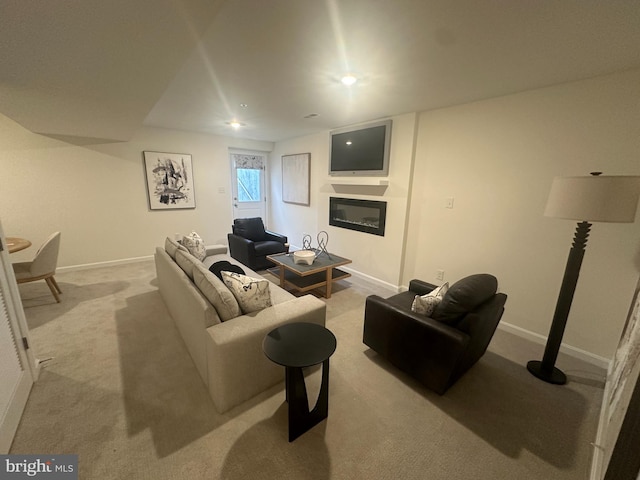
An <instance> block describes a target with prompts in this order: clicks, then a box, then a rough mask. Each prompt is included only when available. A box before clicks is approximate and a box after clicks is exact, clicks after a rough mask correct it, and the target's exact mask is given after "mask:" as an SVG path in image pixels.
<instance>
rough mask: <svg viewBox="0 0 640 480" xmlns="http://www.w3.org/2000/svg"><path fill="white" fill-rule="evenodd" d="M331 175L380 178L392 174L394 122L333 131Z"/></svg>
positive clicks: (330, 159)
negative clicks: (392, 125) (390, 161)
mask: <svg viewBox="0 0 640 480" xmlns="http://www.w3.org/2000/svg"><path fill="white" fill-rule="evenodd" d="M330 135H331V145H330V157H329V175H334V176H360V177H377V176H386V175H388V174H389V147H390V144H391V120H385V121H382V122H375V123H370V124H367V125H363V126H360V127H347V128H341V129H338V130H333V131H331V134H330Z"/></svg>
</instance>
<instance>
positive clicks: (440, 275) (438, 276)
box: [436, 270, 444, 280]
mask: <svg viewBox="0 0 640 480" xmlns="http://www.w3.org/2000/svg"><path fill="white" fill-rule="evenodd" d="M436 280H444V270H436Z"/></svg>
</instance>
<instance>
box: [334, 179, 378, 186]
mask: <svg viewBox="0 0 640 480" xmlns="http://www.w3.org/2000/svg"><path fill="white" fill-rule="evenodd" d="M329 183H330V184H331V185H365V186H375V187H380V186H384V187H387V186H389V180H388V179H386V178H366V177H357V178H330V179H329Z"/></svg>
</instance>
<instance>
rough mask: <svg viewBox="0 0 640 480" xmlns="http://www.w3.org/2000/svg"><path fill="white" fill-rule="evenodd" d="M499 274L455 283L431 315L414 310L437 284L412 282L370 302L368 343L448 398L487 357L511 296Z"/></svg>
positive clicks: (366, 330) (366, 324) (366, 322)
mask: <svg viewBox="0 0 640 480" xmlns="http://www.w3.org/2000/svg"><path fill="white" fill-rule="evenodd" d="M497 285H498V283H497V280H496V278H495V277H494V276H493V275H489V274H478V275H471V276H469V277H466V278H463V279H462V280H460V281H458V282H456V283H455V284H453V285H452V286H451V287H450V288H449V290H448V291H447V293H446V294H445V295H444V298H443V299H442V302H441V303H440V304H439V305H438V306H437V307H436V308H435V311H434V312H433V313H432V314H431V317H427V316H425V315H423V314H419V313H414V312H412V311H411V305H412V302H413V299H414V298H415V296H416V295H425V294H427V293H429V292H430V291H432V290H433V289H435V288H436V285H432V284H430V283H426V282H423V281H421V280H411V282H410V284H409V290H408V291H407V292H403V293H400V294H397V295H394V296H392V297H390V298H387V299H384V298H381V297H379V296H377V295H371V296H369V297H368V298H367V300H366V305H365V316H364V334H363V341H364V343H365V344H366V345H368V346H369V347H371V348H372V349H373V350H375V351H376V352H377V353H378V354H380V355H382V356H383V357H384V358H386V359H387V360H388V361H389V362H390V363H392V364H393V365H395V366H396V367H398V368H399V369H400V370H402V371H404V372H406V373H408V374H409V375H411V376H412V377H414V378H415V379H417V380H418V381H420V382H421V383H423V384H424V385H425V386H426V387H428V388H430V389H431V390H434V391H435V392H437V393H439V394H440V395H442V394H443V393H444V392H445V391H446V390H447V389H448V388H449V387H450V386H451V385H453V384H454V383H455V382H456V381H457V380H458V379H459V378H460V377H461V376H462V375H463V374H464V373H465V372H466V371H467V370H469V368H471V367H472V366H473V365H474V364H475V363H476V362H477V361H478V360H479V359H480V357H482V355H484V352H485V351H486V350H487V347H488V345H489V342H490V341H491V338H492V337H493V334H494V332H495V330H496V327H497V326H498V323H499V322H500V318H501V317H502V313H503V312H504V304H505V302H506V300H507V295H505V294H504V293H496V291H497Z"/></svg>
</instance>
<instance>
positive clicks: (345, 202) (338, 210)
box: [329, 197, 387, 237]
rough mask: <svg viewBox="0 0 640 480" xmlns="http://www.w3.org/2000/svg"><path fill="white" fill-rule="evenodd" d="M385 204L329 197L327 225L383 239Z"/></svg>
mask: <svg viewBox="0 0 640 480" xmlns="http://www.w3.org/2000/svg"><path fill="white" fill-rule="evenodd" d="M386 217H387V202H379V201H374V200H357V199H354V198H338V197H329V225H333V226H334V227H340V228H346V229H349V230H356V231H358V232H365V233H371V234H373V235H380V236H381V237H384V224H385V220H386Z"/></svg>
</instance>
